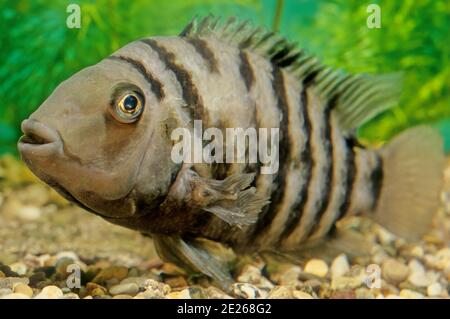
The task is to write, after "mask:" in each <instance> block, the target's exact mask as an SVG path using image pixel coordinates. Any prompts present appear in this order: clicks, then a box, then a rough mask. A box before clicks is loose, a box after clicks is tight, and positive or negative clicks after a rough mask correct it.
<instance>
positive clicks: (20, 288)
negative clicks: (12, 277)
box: [14, 283, 33, 298]
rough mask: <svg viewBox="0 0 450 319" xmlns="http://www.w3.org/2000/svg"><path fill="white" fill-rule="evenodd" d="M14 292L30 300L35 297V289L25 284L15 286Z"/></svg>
mask: <svg viewBox="0 0 450 319" xmlns="http://www.w3.org/2000/svg"><path fill="white" fill-rule="evenodd" d="M14 292H15V293H20V294H24V295H26V296H28V297H30V298H31V297H32V296H33V289H31V287H30V286H28V285H25V284H24V283H18V284H17V285H14Z"/></svg>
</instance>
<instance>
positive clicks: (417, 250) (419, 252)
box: [411, 246, 424, 258]
mask: <svg viewBox="0 0 450 319" xmlns="http://www.w3.org/2000/svg"><path fill="white" fill-rule="evenodd" d="M411 255H413V256H414V257H418V258H422V257H423V255H424V251H423V248H422V247H421V246H414V247H413V248H412V249H411Z"/></svg>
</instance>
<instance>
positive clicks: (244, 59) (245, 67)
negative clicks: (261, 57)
mask: <svg viewBox="0 0 450 319" xmlns="http://www.w3.org/2000/svg"><path fill="white" fill-rule="evenodd" d="M239 60H240V65H239V72H240V73H241V77H242V79H243V80H244V83H245V86H246V87H247V90H248V91H250V89H251V88H252V85H253V82H254V81H255V74H254V72H253V68H252V66H251V64H250V61H249V59H248V55H247V53H246V52H245V51H243V50H240V51H239Z"/></svg>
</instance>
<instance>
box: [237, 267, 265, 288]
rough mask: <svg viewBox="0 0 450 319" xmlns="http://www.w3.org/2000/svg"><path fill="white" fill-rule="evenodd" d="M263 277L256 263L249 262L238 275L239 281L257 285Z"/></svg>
mask: <svg viewBox="0 0 450 319" xmlns="http://www.w3.org/2000/svg"><path fill="white" fill-rule="evenodd" d="M261 277H262V276H261V270H260V269H259V268H258V267H256V266H254V265H251V264H248V265H245V266H244V267H243V268H242V271H241V273H240V275H239V276H238V277H237V281H238V282H248V283H250V284H255V285H256V284H258V283H259V282H260V281H261Z"/></svg>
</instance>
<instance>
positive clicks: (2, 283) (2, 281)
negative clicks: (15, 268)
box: [0, 277, 30, 289]
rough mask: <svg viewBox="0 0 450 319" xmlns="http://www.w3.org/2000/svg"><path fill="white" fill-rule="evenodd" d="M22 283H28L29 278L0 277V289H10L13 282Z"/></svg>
mask: <svg viewBox="0 0 450 319" xmlns="http://www.w3.org/2000/svg"><path fill="white" fill-rule="evenodd" d="M18 283H23V284H26V285H28V284H29V283H30V280H29V279H28V278H21V277H5V278H0V289H1V288H10V289H12V288H13V287H14V285H15V284H18Z"/></svg>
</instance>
